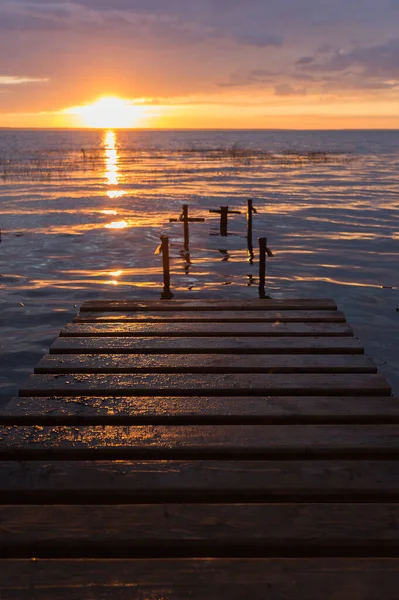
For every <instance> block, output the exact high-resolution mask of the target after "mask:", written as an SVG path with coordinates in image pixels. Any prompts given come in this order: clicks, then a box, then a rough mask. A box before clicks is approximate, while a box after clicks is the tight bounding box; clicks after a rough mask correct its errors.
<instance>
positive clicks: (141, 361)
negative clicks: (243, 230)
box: [35, 354, 377, 374]
mask: <svg viewBox="0 0 399 600" xmlns="http://www.w3.org/2000/svg"><path fill="white" fill-rule="evenodd" d="M376 371H377V368H376V366H375V365H374V363H373V361H372V360H370V359H369V358H366V357H365V356H364V355H361V354H358V355H353V356H351V355H343V356H339V355H332V356H331V355H317V354H313V355H310V356H306V355H299V356H298V355H295V354H294V355H292V354H278V355H277V356H274V355H267V354H256V355H252V356H251V355H248V354H244V355H236V354H233V355H231V354H230V355H223V354H217V355H209V354H157V355H153V354H149V355H147V354H139V355H132V356H126V355H120V354H115V355H112V354H111V355H109V354H108V355H100V356H96V355H92V354H80V355H71V354H65V355H60V354H47V355H46V356H45V357H44V358H43V359H42V360H41V361H40V362H39V364H38V365H37V367H36V368H35V373H46V374H62V373H140V372H142V373H376Z"/></svg>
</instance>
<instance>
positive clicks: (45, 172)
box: [0, 144, 354, 182]
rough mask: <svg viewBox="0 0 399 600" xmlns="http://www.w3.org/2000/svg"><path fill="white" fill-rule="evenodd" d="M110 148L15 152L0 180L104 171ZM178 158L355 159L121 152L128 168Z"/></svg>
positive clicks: (241, 161)
mask: <svg viewBox="0 0 399 600" xmlns="http://www.w3.org/2000/svg"><path fill="white" fill-rule="evenodd" d="M105 151H106V148H104V147H103V148H87V149H86V148H81V149H80V150H70V151H68V150H48V151H35V152H33V153H32V154H30V155H29V154H28V155H26V154H24V155H23V154H19V153H15V154H13V155H12V156H8V157H5V156H2V157H0V178H1V179H2V180H3V181H4V182H5V181H9V180H11V181H12V180H43V181H44V180H46V179H57V178H65V177H70V176H72V175H75V174H76V173H82V172H83V173H84V172H86V171H89V172H90V171H91V172H94V171H97V170H103V169H104V160H105V156H104V152H105ZM171 155H172V156H174V157H175V158H180V159H181V160H184V158H185V157H190V158H192V157H195V158H197V159H199V160H201V161H203V162H213V163H223V162H225V163H230V164H233V166H236V167H237V168H238V167H240V166H242V167H248V166H252V165H254V164H257V163H268V162H269V163H273V164H275V165H276V166H282V165H292V164H295V165H297V166H300V165H306V164H309V163H343V162H346V163H347V162H349V161H351V160H354V157H353V156H351V155H350V154H348V153H346V152H332V151H299V150H284V151H281V152H267V151H264V150H254V149H250V148H245V147H241V146H240V145H239V144H233V145H232V146H231V147H229V148H213V149H205V148H197V147H187V148H182V149H167V150H164V151H163V150H159V149H156V150H155V149H154V150H140V149H137V148H124V149H123V150H119V149H118V160H119V161H120V162H121V163H124V164H125V165H126V164H128V162H127V159H128V161H129V162H130V163H136V164H137V163H140V161H146V160H148V159H149V158H151V159H152V160H157V159H159V160H162V159H164V158H166V157H170V156H171Z"/></svg>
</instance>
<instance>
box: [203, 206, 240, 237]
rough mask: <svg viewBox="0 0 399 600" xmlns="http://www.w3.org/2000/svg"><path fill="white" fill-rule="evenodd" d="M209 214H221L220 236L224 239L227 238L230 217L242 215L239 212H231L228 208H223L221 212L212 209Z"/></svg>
mask: <svg viewBox="0 0 399 600" xmlns="http://www.w3.org/2000/svg"><path fill="white" fill-rule="evenodd" d="M209 212H210V213H216V214H220V235H221V236H223V237H226V236H227V223H228V215H240V214H241V212H240V211H239V210H229V207H228V206H221V207H220V210H213V209H211V210H210V211H209Z"/></svg>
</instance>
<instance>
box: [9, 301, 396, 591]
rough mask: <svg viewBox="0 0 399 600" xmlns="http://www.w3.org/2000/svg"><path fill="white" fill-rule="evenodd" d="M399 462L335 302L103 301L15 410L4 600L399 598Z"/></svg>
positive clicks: (385, 405)
mask: <svg viewBox="0 0 399 600" xmlns="http://www.w3.org/2000/svg"><path fill="white" fill-rule="evenodd" d="M398 458H399V402H398V399H395V398H392V397H391V389H390V387H389V385H388V384H387V383H386V381H385V380H384V378H383V377H382V376H381V375H379V374H378V373H377V369H376V367H375V366H374V364H373V362H372V361H371V360H370V359H369V358H366V357H365V356H364V351H363V348H362V345H361V343H360V342H359V341H358V340H357V339H356V338H355V337H354V336H353V333H352V330H351V329H350V327H349V326H348V324H347V323H346V320H345V317H344V315H343V314H342V313H340V312H339V311H337V308H336V305H335V304H334V302H333V301H331V300H257V301H178V300H172V301H160V302H87V303H85V304H84V305H83V306H82V308H81V311H80V314H79V316H78V317H77V318H76V319H75V320H74V323H72V324H69V325H67V326H66V327H65V329H64V330H63V331H62V332H61V334H60V337H59V338H58V339H57V340H56V342H55V343H54V344H53V346H52V347H51V349H50V353H49V354H48V355H47V356H45V357H44V358H43V360H42V361H41V362H40V363H39V365H38V366H37V368H36V369H35V374H34V375H32V376H31V377H30V378H29V379H28V381H27V382H26V384H25V385H24V386H23V388H22V389H21V390H20V394H19V397H18V398H14V399H13V400H11V401H10V402H9V403H8V405H6V406H5V407H3V409H2V410H1V411H0V491H1V494H0V498H1V502H0V550H1V560H0V596H1V600H17V599H18V600H20V599H25V598H26V599H29V600H31V599H32V600H35V599H40V600H55V599H57V600H64V599H65V600H85V599H88V600H89V599H90V600H105V599H107V600H113V599H115V600H132V599H137V600H144V599H151V600H161V599H162V600H187V599H189V598H190V599H193V600H221V599H228V600H246V599H250V600H265V599H267V600H320V599H324V598H325V599H326V600H397V598H398V593H399V592H398V590H399V461H398Z"/></svg>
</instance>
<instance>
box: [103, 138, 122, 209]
mask: <svg viewBox="0 0 399 600" xmlns="http://www.w3.org/2000/svg"><path fill="white" fill-rule="evenodd" d="M104 148H105V177H106V179H107V183H108V185H109V186H111V185H112V186H117V185H118V184H119V180H120V171H119V154H118V146H117V139H116V135H115V132H114V131H106V132H105V133H104ZM125 194H126V191H124V190H118V189H117V190H116V189H110V190H108V191H107V196H108V198H110V199H111V200H114V199H116V198H121V197H122V196H124V195H125Z"/></svg>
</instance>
